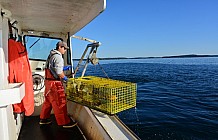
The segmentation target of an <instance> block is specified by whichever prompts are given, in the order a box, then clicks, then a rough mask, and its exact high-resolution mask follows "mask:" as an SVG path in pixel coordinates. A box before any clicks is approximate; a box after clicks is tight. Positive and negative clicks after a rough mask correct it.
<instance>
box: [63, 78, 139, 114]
mask: <svg viewBox="0 0 218 140" xmlns="http://www.w3.org/2000/svg"><path fill="white" fill-rule="evenodd" d="M66 93H67V99H68V100H70V101H73V102H76V103H79V104H81V105H84V106H88V107H90V108H92V109H95V110H98V111H101V112H104V113H106V114H109V115H113V114H116V113H118V112H121V111H124V110H126V109H129V108H132V107H135V106H136V84H135V83H130V82H124V81H118V80H112V79H107V78H100V77H94V76H85V77H80V78H70V79H69V80H68V83H67V88H66Z"/></svg>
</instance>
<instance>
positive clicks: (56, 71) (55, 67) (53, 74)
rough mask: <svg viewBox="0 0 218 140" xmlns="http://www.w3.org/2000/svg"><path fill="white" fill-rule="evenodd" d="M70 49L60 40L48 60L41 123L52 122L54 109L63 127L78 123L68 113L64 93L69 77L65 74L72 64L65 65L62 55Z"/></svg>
mask: <svg viewBox="0 0 218 140" xmlns="http://www.w3.org/2000/svg"><path fill="white" fill-rule="evenodd" d="M67 49H69V47H68V46H67V44H66V43H65V42H63V41H59V42H58V43H57V44H56V49H54V50H51V51H50V54H49V56H48V59H47V61H46V68H45V92H44V96H45V101H44V103H43V106H42V110H41V113H40V122H39V124H40V125H46V124H51V123H52V122H51V120H50V113H51V110H52V109H53V111H54V115H55V118H56V121H57V124H58V125H59V126H61V127H63V128H72V127H74V126H75V125H76V124H77V123H76V122H73V121H72V120H71V119H70V117H69V116H68V115H67V101H66V96H65V93H64V87H63V83H66V82H67V80H68V78H67V76H65V74H64V72H63V71H65V70H69V69H70V68H71V67H70V66H64V60H63V58H62V55H63V54H64V53H65V52H66V50H67Z"/></svg>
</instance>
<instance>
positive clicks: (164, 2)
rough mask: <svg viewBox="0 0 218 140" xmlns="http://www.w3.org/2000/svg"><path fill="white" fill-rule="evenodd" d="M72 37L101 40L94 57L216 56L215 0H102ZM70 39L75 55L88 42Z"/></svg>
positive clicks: (217, 14)
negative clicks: (98, 10)
mask: <svg viewBox="0 0 218 140" xmlns="http://www.w3.org/2000/svg"><path fill="white" fill-rule="evenodd" d="M76 35H77V36H83V37H87V38H90V39H94V40H97V41H100V42H101V43H102V46H100V47H99V49H98V54H97V56H98V57H152V56H166V55H183V54H218V0H107V7H106V10H105V11H104V12H103V13H102V14H101V15H99V16H98V17H97V18H96V19H94V20H93V21H92V22H91V23H89V24H88V25H87V26H86V27H85V28H83V29H82V30H81V31H79V32H78V33H76ZM72 41H73V45H74V46H73V47H74V48H73V51H74V52H73V57H74V58H79V57H80V56H81V54H82V52H83V50H84V49H85V47H86V45H87V43H88V42H85V41H80V40H77V39H73V40H72Z"/></svg>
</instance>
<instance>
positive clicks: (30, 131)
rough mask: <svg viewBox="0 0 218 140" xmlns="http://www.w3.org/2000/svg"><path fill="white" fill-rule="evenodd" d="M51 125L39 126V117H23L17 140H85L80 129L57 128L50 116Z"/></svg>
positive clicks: (52, 116) (53, 118) (52, 117)
mask: <svg viewBox="0 0 218 140" xmlns="http://www.w3.org/2000/svg"><path fill="white" fill-rule="evenodd" d="M51 120H52V124H49V125H45V126H44V125H43V126H40V125H39V116H30V117H25V119H24V122H23V125H22V128H21V131H20V135H19V137H18V140H70V139H73V140H85V139H86V138H85V136H84V135H83V134H82V133H81V131H80V129H79V128H78V127H77V126H75V127H73V128H70V129H69V128H67V129H66V128H65V129H64V128H60V127H58V125H57V123H56V120H55V117H54V115H51Z"/></svg>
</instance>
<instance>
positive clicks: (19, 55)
mask: <svg viewBox="0 0 218 140" xmlns="http://www.w3.org/2000/svg"><path fill="white" fill-rule="evenodd" d="M8 61H9V65H8V66H9V77H8V81H9V83H19V82H23V83H25V96H24V98H23V100H22V101H21V103H17V104H14V105H13V107H14V112H15V113H22V112H25V115H26V116H30V115H31V114H32V113H33V112H34V93H33V79H32V71H31V68H30V64H29V59H28V55H27V51H26V48H25V47H24V46H23V45H22V43H21V42H16V41H15V40H13V39H9V40H8Z"/></svg>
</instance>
